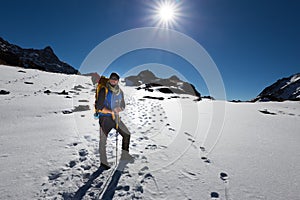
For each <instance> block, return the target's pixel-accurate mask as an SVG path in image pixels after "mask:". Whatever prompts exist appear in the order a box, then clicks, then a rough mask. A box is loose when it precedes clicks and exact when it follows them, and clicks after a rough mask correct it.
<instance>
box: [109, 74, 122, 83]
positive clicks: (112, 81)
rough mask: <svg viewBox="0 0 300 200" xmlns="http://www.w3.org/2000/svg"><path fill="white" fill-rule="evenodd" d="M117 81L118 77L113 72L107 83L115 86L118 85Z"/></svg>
mask: <svg viewBox="0 0 300 200" xmlns="http://www.w3.org/2000/svg"><path fill="white" fill-rule="evenodd" d="M119 79H120V76H119V75H118V74H117V73H115V72H113V73H111V74H110V76H109V83H110V84H111V85H112V86H116V85H118V83H119Z"/></svg>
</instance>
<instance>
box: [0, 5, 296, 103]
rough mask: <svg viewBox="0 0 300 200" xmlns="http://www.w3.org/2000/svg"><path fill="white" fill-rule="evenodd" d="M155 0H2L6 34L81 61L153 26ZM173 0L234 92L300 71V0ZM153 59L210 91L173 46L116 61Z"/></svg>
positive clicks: (0, 21)
mask: <svg viewBox="0 0 300 200" xmlns="http://www.w3.org/2000/svg"><path fill="white" fill-rule="evenodd" d="M157 1H159V0H87V1H83V0H51V1H50V0H45V1H42V0H26V1H23V0H10V1H1V6H0V27H1V28H0V36H1V37H3V38H4V39H5V40H7V41H9V42H10V43H13V44H17V45H19V46H21V47H23V48H37V49H41V48H44V47H46V46H51V47H52V48H53V49H54V52H55V53H56V55H57V56H58V57H59V58H60V59H61V60H63V61H65V62H67V63H69V64H70V65H72V66H73V67H75V68H79V67H80V65H81V63H82V62H83V60H84V59H85V57H86V56H87V55H88V53H89V52H90V51H91V50H92V49H93V48H95V47H96V46H97V45H98V44H99V43H101V42H102V41H104V40H105V39H107V38H109V37H111V36H113V35H115V34H118V33H120V32H122V31H126V30H129V29H133V28H140V27H149V26H155V23H154V22H153V20H151V18H149V16H150V15H151V14H152V13H153V10H151V9H152V7H153V6H152V5H153V4H155V3H157ZM170 1H172V0H170ZM174 1H176V2H177V3H180V8H179V12H180V13H181V17H179V18H178V20H179V21H178V24H179V25H177V26H174V27H172V28H173V29H174V30H177V31H179V32H182V33H184V34H186V35H188V36H190V37H191V38H193V39H195V40H196V41H197V42H199V43H200V44H201V45H202V46H203V47H204V48H205V49H206V51H207V52H208V53H209V55H210V56H211V57H212V59H213V60H214V62H215V63H216V65H217V67H218V69H219V71H220V73H221V75H222V78H223V81H224V84H225V89H226V94H227V98H228V100H231V99H242V100H248V99H252V98H254V97H255V96H256V95H258V93H260V92H261V91H262V89H263V88H265V87H266V86H268V85H270V84H271V83H273V82H275V81H276V80H277V79H279V78H283V77H287V76H290V75H292V74H295V73H299V72H300V12H299V10H300V1H298V0H174ZM137 56H138V58H139V59H136V58H137ZM149 62H156V63H161V64H165V65H169V66H172V65H174V68H176V69H178V70H180V69H182V73H183V74H184V76H185V77H186V78H188V80H190V82H192V83H194V84H195V85H196V87H197V88H198V89H199V90H200V92H201V93H202V94H203V95H207V93H208V92H207V91H206V88H205V87H204V86H203V82H201V81H198V78H196V77H193V71H192V70H185V65H188V63H186V62H185V61H184V60H181V59H179V58H178V57H176V55H173V54H170V53H167V52H161V51H155V50H147V51H144V52H136V55H134V53H133V54H128V55H127V56H126V55H125V56H122V58H120V59H118V60H117V61H116V62H115V63H113V64H115V65H116V66H119V68H117V67H116V66H115V68H114V66H113V64H112V69H114V70H117V71H118V72H119V73H120V74H124V73H126V71H127V70H128V69H130V68H131V67H133V66H137V65H139V64H144V63H149ZM179 65H180V66H179ZM120 66H122V67H120Z"/></svg>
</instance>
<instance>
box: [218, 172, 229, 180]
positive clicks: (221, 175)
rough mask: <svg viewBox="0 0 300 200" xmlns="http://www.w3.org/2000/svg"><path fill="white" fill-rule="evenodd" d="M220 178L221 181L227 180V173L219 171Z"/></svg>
mask: <svg viewBox="0 0 300 200" xmlns="http://www.w3.org/2000/svg"><path fill="white" fill-rule="evenodd" d="M220 179H222V180H223V181H227V180H228V175H227V174H226V173H225V172H221V173H220Z"/></svg>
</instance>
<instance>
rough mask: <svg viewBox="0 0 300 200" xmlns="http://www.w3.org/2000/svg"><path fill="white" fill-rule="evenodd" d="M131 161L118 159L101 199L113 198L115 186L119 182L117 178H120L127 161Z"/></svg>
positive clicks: (108, 199)
mask: <svg viewBox="0 0 300 200" xmlns="http://www.w3.org/2000/svg"><path fill="white" fill-rule="evenodd" d="M132 162H133V161H130V160H122V159H121V160H120V162H119V164H118V166H117V169H116V171H115V172H114V174H113V175H112V179H111V181H110V183H109V185H108V186H107V188H106V190H105V191H104V193H103V195H102V198H101V199H103V200H110V199H113V197H114V195H115V191H116V188H117V185H118V183H119V180H120V178H121V175H122V173H123V171H124V169H125V167H126V166H127V164H128V163H132Z"/></svg>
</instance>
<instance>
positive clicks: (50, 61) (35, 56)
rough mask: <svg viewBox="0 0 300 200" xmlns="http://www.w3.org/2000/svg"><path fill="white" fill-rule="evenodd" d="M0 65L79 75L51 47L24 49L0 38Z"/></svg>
mask: <svg viewBox="0 0 300 200" xmlns="http://www.w3.org/2000/svg"><path fill="white" fill-rule="evenodd" d="M0 64H5V65H11V66H18V67H23V68H30V69H38V70H42V71H47V72H55V73H63V74H78V73H79V72H78V70H76V69H74V68H73V67H72V66H70V65H69V64H67V63H65V62H62V61H60V60H59V59H58V57H57V56H56V55H55V53H54V52H53V50H52V48H51V47H50V46H47V47H45V48H44V49H40V50H39V49H23V48H21V47H19V46H17V45H14V44H10V43H9V42H7V41H5V40H4V39H2V38H1V37H0Z"/></svg>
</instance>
